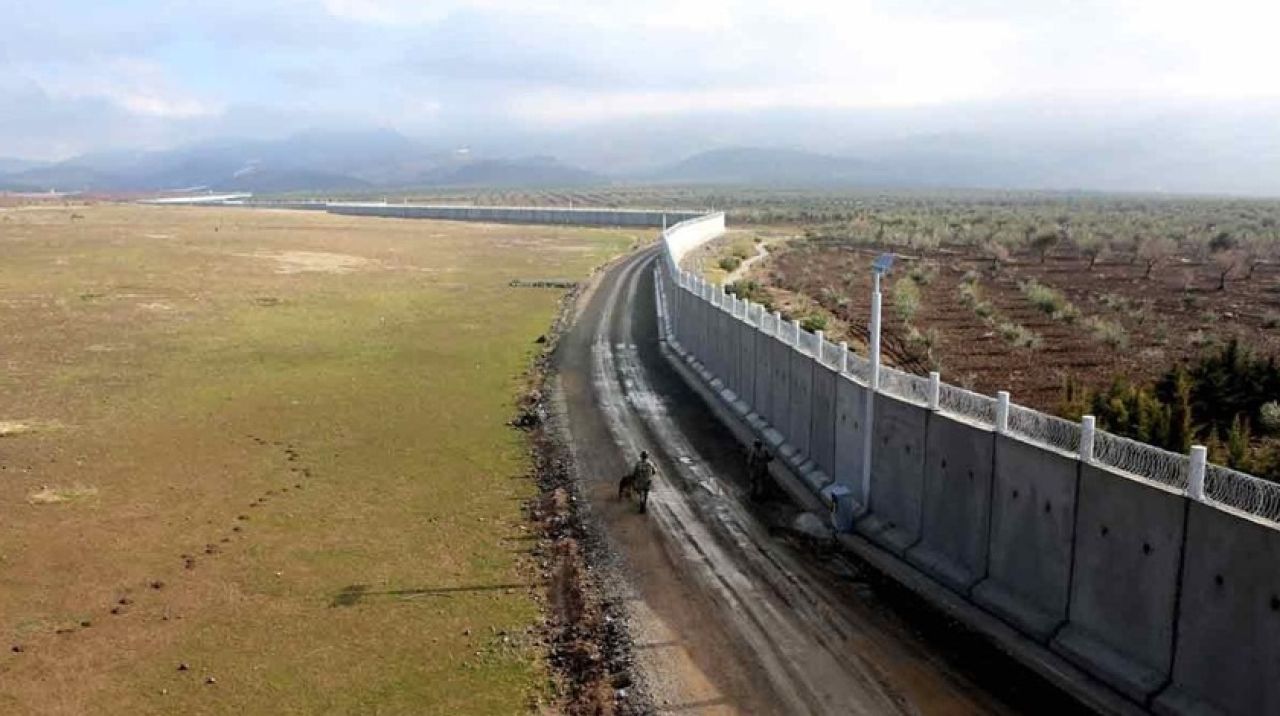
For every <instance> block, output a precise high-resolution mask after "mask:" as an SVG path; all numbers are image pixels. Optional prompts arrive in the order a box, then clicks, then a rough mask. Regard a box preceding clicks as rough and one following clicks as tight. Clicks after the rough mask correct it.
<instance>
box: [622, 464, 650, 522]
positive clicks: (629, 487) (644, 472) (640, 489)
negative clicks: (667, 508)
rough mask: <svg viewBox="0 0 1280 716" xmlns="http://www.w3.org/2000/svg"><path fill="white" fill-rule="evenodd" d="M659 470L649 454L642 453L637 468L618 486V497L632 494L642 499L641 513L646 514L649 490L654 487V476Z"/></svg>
mask: <svg viewBox="0 0 1280 716" xmlns="http://www.w3.org/2000/svg"><path fill="white" fill-rule="evenodd" d="M657 472H658V468H657V467H656V466H655V465H654V464H653V461H651V460H650V459H649V452H648V451H646V450H641V451H640V459H639V460H638V461H637V462H636V466H635V467H634V468H632V469H631V472H629V473H627V474H626V475H625V476H624V477H623V478H622V482H621V483H620V484H619V485H618V497H622V496H623V495H625V494H627V493H630V494H632V495H636V496H638V497H639V498H640V513H641V514H644V512H645V510H646V508H647V507H648V504H649V488H651V487H652V486H653V476H654V475H655V474H656V473H657Z"/></svg>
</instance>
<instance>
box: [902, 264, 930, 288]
mask: <svg viewBox="0 0 1280 716" xmlns="http://www.w3.org/2000/svg"><path fill="white" fill-rule="evenodd" d="M936 275H937V272H936V271H934V270H933V269H932V268H931V267H929V266H926V265H924V264H916V265H915V266H912V267H911V270H910V271H908V272H907V278H909V279H911V281H912V282H913V283H915V284H916V285H917V286H928V285H929V284H930V283H933V278H934V276H936Z"/></svg>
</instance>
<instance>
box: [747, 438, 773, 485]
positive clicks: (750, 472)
mask: <svg viewBox="0 0 1280 716" xmlns="http://www.w3.org/2000/svg"><path fill="white" fill-rule="evenodd" d="M771 462H773V455H770V454H769V451H768V450H766V449H765V448H764V443H763V442H761V441H759V440H757V441H755V444H753V445H752V446H751V450H750V451H749V452H748V453H747V479H748V480H750V483H751V491H750V495H751V499H753V500H760V499H763V498H764V495H765V492H766V491H767V490H768V487H769V463H771Z"/></svg>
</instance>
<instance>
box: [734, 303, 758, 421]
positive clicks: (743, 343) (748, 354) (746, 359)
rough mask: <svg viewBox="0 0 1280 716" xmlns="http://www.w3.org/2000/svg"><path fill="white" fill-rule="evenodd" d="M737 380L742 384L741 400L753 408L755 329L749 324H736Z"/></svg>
mask: <svg viewBox="0 0 1280 716" xmlns="http://www.w3.org/2000/svg"><path fill="white" fill-rule="evenodd" d="M738 346H739V347H738V364H739V365H738V380H740V381H741V382H742V399H743V400H744V401H746V402H747V404H749V405H751V406H752V407H753V409H754V407H755V397H756V328H755V326H753V325H751V324H750V323H746V322H741V323H739V324H738Z"/></svg>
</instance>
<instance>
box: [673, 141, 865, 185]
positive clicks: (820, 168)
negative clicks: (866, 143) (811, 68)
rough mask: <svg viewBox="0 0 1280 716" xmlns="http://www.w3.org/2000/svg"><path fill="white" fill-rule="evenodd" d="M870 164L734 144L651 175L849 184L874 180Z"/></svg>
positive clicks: (700, 180) (676, 179)
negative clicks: (731, 146) (734, 145)
mask: <svg viewBox="0 0 1280 716" xmlns="http://www.w3.org/2000/svg"><path fill="white" fill-rule="evenodd" d="M876 173H877V172H876V170H875V167H874V166H873V165H870V164H868V163H867V162H864V161H860V160H857V159H849V158H845V157H835V156H830V155H826V154H817V153H813V152H805V151H799V150H794V149H765V148H757V147H733V148H728V149H714V150H711V151H707V152H702V153H700V154H695V155H693V156H691V157H689V158H687V159H684V160H682V161H680V162H677V163H676V164H673V165H671V166H669V167H667V168H665V169H662V170H659V171H658V172H656V173H655V174H654V176H653V177H652V178H653V179H655V180H657V181H661V182H670V183H681V184H683V183H689V184H752V185H764V186H784V185H785V186H848V185H857V184H866V183H870V182H874V180H875V175H876Z"/></svg>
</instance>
